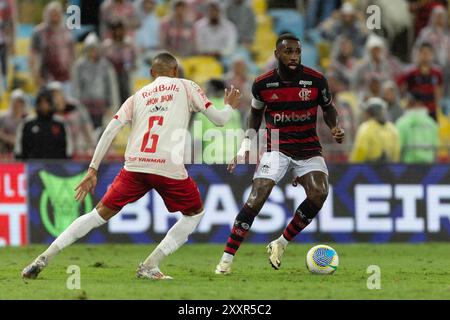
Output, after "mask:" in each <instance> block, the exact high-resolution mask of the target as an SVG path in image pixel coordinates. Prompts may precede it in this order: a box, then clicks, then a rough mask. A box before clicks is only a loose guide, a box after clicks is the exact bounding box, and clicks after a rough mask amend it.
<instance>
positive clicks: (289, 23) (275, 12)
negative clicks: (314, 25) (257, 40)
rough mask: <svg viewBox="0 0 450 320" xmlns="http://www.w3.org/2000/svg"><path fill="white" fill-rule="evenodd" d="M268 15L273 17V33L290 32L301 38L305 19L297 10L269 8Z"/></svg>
mask: <svg viewBox="0 0 450 320" xmlns="http://www.w3.org/2000/svg"><path fill="white" fill-rule="evenodd" d="M269 15H270V16H271V17H272V18H273V23H274V31H275V33H277V34H281V33H283V32H290V33H293V34H295V35H296V36H297V37H299V38H300V39H303V37H304V34H305V19H304V17H303V15H301V14H300V13H299V12H298V11H296V10H293V9H271V10H269Z"/></svg>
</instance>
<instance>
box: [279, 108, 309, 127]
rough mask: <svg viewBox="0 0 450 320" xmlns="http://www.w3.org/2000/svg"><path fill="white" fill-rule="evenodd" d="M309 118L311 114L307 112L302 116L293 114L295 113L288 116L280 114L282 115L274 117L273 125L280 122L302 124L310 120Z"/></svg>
mask: <svg viewBox="0 0 450 320" xmlns="http://www.w3.org/2000/svg"><path fill="white" fill-rule="evenodd" d="M311 116H312V113H311V112H309V111H308V112H305V113H303V114H298V113H297V114H295V113H292V114H288V113H284V112H282V113H277V114H276V115H275V116H274V120H273V121H274V122H275V124H277V123H279V122H281V123H289V122H303V121H307V120H310V119H311Z"/></svg>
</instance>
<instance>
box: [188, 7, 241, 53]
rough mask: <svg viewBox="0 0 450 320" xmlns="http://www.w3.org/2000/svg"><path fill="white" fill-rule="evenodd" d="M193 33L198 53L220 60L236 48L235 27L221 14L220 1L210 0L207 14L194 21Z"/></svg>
mask: <svg viewBox="0 0 450 320" xmlns="http://www.w3.org/2000/svg"><path fill="white" fill-rule="evenodd" d="M195 33H196V41H195V43H196V47H197V51H198V53H200V54H206V55H211V56H214V57H215V58H217V59H218V60H222V58H226V57H227V56H230V55H231V54H232V53H233V52H234V51H235V49H236V45H237V31H236V27H235V25H234V24H233V23H232V22H231V21H230V20H228V19H227V18H226V17H224V16H223V15H222V12H221V7H220V2H219V1H217V0H210V2H209V5H208V16H207V17H205V18H203V19H201V20H200V21H197V22H196V23H195Z"/></svg>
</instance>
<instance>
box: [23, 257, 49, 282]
mask: <svg viewBox="0 0 450 320" xmlns="http://www.w3.org/2000/svg"><path fill="white" fill-rule="evenodd" d="M46 266H47V260H46V259H45V257H38V258H37V259H36V260H34V261H33V262H32V263H31V264H29V265H28V266H27V267H25V269H23V270H22V278H24V279H36V278H37V276H38V275H39V273H41V271H42V270H43V269H44V268H45V267H46Z"/></svg>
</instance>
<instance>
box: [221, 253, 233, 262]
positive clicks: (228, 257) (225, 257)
mask: <svg viewBox="0 0 450 320" xmlns="http://www.w3.org/2000/svg"><path fill="white" fill-rule="evenodd" d="M233 258H234V256H233V255H232V254H229V253H228V252H224V253H223V255H222V259H221V260H222V261H224V262H233Z"/></svg>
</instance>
